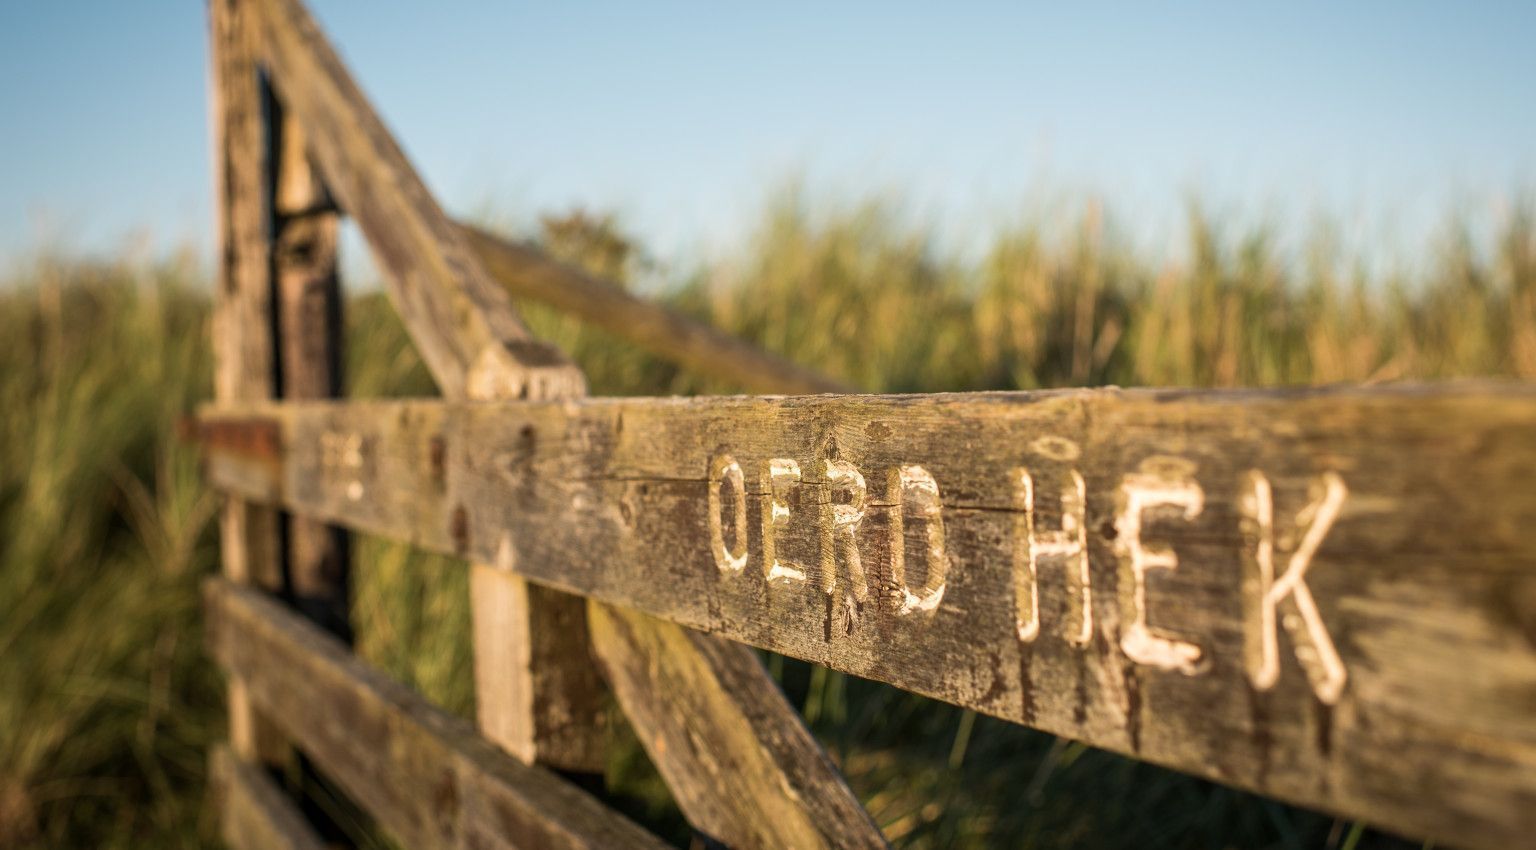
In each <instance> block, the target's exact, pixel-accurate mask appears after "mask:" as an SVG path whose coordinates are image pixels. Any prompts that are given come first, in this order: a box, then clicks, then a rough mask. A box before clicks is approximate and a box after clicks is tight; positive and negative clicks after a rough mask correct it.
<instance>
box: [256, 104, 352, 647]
mask: <svg viewBox="0 0 1536 850" xmlns="http://www.w3.org/2000/svg"><path fill="white" fill-rule="evenodd" d="M270 114H271V118H270V120H271V122H272V124H273V131H274V132H273V142H272V146H273V150H274V158H275V165H274V168H273V181H274V186H273V187H272V198H273V218H274V222H273V224H274V237H273V241H274V251H273V258H272V268H273V277H274V279H275V281H276V296H277V304H276V308H277V349H278V384H279V388H278V392H279V394H280V395H281V396H282V397H283V398H294V399H299V398H306V399H308V398H333V397H336V396H338V395H340V394H341V389H342V375H341V353H342V339H341V329H342V321H341V301H342V297H341V280H340V277H339V275H338V272H337V260H338V248H339V244H338V233H339V225H340V221H339V216H338V215H337V213H336V210H335V208H334V206H333V205H332V204H331V200H330V194H329V193H328V192H326V190H325V185H324V184H323V183H321V181H320V178H319V175H318V174H316V173H315V171H314V169H313V168H312V167H311V166H310V163H309V155H308V153H307V152H306V150H305V144H304V132H303V128H302V126H301V125H300V124H299V122H298V121H297V120H296V119H295V118H294V116H293V115H292V114H291V113H290V112H288V111H287V110H285V109H283V108H282V105H281V104H277V103H273V104H272V106H271V110H270ZM285 521H286V523H287V530H286V535H285V536H286V539H287V541H288V551H287V575H288V593H289V595H290V596H291V597H292V599H293V604H294V605H295V606H296V607H297V608H298V609H299V610H300V611H302V612H303V613H304V614H305V616H307V617H309V618H310V619H312V620H314V621H315V622H316V623H319V624H320V625H321V626H322V627H323V628H325V629H326V630H327V631H329V632H331V633H332V634H335V635H337V636H339V637H341V638H342V639H343V640H348V641H350V639H351V634H352V625H351V607H350V601H351V592H350V581H349V576H348V571H349V568H350V565H351V564H350V562H351V555H350V553H349V551H348V540H347V535H346V532H344V531H343V530H341V529H339V528H336V527H334V526H330V525H326V524H325V523H322V522H316V521H314V520H310V519H306V518H304V517H285Z"/></svg>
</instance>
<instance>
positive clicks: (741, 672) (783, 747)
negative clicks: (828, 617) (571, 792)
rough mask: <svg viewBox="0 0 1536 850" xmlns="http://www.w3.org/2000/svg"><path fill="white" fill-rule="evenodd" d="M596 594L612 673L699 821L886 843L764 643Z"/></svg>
mask: <svg viewBox="0 0 1536 850" xmlns="http://www.w3.org/2000/svg"><path fill="white" fill-rule="evenodd" d="M590 605H591V607H590V608H589V611H588V617H589V619H590V620H591V623H592V645H593V647H594V649H595V650H596V651H597V654H598V658H599V659H600V660H601V662H602V665H603V669H604V671H605V672H606V674H607V676H608V681H609V682H610V683H611V684H612V685H613V689H614V693H615V695H616V696H617V697H618V699H619V702H620V704H621V705H623V706H624V712H625V714H626V715H627V716H628V717H629V719H630V722H631V723H633V724H634V726H635V729H636V731H637V733H638V734H639V737H640V742H641V743H642V744H643V745H644V746H645V749H646V752H647V753H649V754H650V756H651V761H652V762H654V763H655V764H656V767H657V768H658V769H659V770H660V771H661V775H662V777H663V778H664V779H665V780H666V782H667V787H668V788H670V789H672V793H673V796H674V797H676V798H677V802H678V805H679V806H680V807H681V808H682V810H683V814H684V815H686V816H687V818H688V821H689V822H690V823H692V824H693V825H694V827H695V828H696V829H698V830H700V831H701V832H703V833H704V834H706V835H708V836H710V837H711V838H713V839H714V840H716V841H719V842H721V843H723V844H724V845H725V846H727V847H743V848H745V847H799V848H813V847H885V846H886V844H885V839H884V838H883V837H882V836H881V835H880V830H879V829H878V828H877V827H876V826H875V825H874V823H873V822H872V821H871V820H870V819H869V815H868V813H866V812H865V811H864V808H863V806H861V805H860V804H859V801H858V798H856V797H854V795H853V792H852V791H850V790H849V789H848V786H847V783H845V782H844V781H843V778H842V775H841V774H840V773H839V772H838V770H837V767H836V766H835V765H833V764H832V762H831V760H830V759H829V758H828V757H827V754H826V753H825V752H824V751H823V750H822V749H821V745H820V744H818V743H817V742H816V740H815V739H814V738H812V737H811V733H810V732H809V731H807V730H806V728H805V725H804V724H803V723H802V722H801V720H800V716H799V715H798V714H797V713H796V712H795V710H794V708H792V707H791V706H790V705H789V703H788V702H787V701H786V700H785V699H784V697H783V695H782V694H781V693H780V692H779V689H778V685H776V684H775V683H774V681H773V679H772V678H771V677H770V676H769V675H768V673H767V671H765V670H764V669H763V665H762V662H760V661H759V660H758V658H757V655H756V653H754V652H753V651H752V650H751V649H748V648H747V647H745V646H742V645H741V644H739V643H733V642H731V641H727V640H721V639H720V638H718V637H714V636H712V635H706V634H703V633H701V632H696V631H692V630H689V629H685V628H683V627H681V626H677V625H674V624H672V623H666V622H663V621H660V620H657V619H655V618H654V617H648V616H646V615H644V614H640V613H637V612H634V611H629V610H626V609H623V608H615V607H613V606H610V605H604V604H602V603H599V602H593V603H591V604H590Z"/></svg>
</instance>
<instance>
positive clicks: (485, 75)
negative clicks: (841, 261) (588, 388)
mask: <svg viewBox="0 0 1536 850" xmlns="http://www.w3.org/2000/svg"><path fill="white" fill-rule="evenodd" d="M314 9H315V11H316V13H317V15H318V17H319V18H320V20H321V22H322V24H323V25H324V26H325V27H326V29H327V31H328V32H329V33H330V35H331V37H332V38H333V40H334V41H335V42H336V43H337V44H338V45H339V47H340V50H341V53H342V55H343V57H344V58H345V59H346V60H347V61H348V63H349V64H350V65H351V67H352V68H353V71H354V73H355V74H356V75H357V77H358V78H359V80H360V82H361V83H362V85H363V87H364V89H365V90H366V91H367V92H368V93H369V94H370V95H371V96H372V97H373V99H374V101H375V104H376V105H377V106H378V107H379V109H380V110H381V112H382V113H383V115H384V118H385V120H386V122H387V123H388V124H389V125H390V126H391V127H392V128H393V129H394V130H395V131H396V133H397V135H398V136H399V137H400V139H401V141H402V143H403V144H404V146H405V148H406V150H407V152H408V153H409V154H410V155H411V157H412V159H413V160H414V161H415V162H416V164H417V165H418V167H419V168H420V169H421V170H422V172H423V173H424V174H425V176H426V178H427V181H428V183H429V184H430V185H431V186H432V187H433V188H434V189H435V190H436V192H437V193H438V196H439V198H440V199H441V200H442V202H443V203H444V205H445V206H447V207H448V208H449V209H450V210H453V211H456V212H460V213H468V214H474V213H485V212H487V211H495V212H498V213H501V214H506V215H510V216H512V217H513V218H515V219H516V218H521V219H523V220H526V219H527V218H529V217H530V216H532V215H534V214H536V213H538V212H543V211H555V210H563V209H567V208H570V207H572V206H577V205H581V206H586V207H591V208H598V209H608V210H614V211H616V212H618V213H619V214H620V216H621V218H622V220H623V222H624V223H625V225H626V227H627V228H628V229H629V230H631V231H632V232H634V233H637V234H639V235H640V236H641V237H642V238H643V239H644V240H645V241H647V242H648V243H649V244H651V245H652V246H653V248H654V249H655V251H656V252H657V253H658V254H659V255H660V256H662V257H663V258H664V259H665V258H668V257H690V256H698V255H700V254H705V253H709V252H711V251H715V250H726V249H728V248H729V246H730V245H732V244H734V243H735V241H736V240H739V239H742V238H745V237H746V236H747V235H748V231H749V230H750V227H751V225H752V224H753V223H754V222H755V221H756V220H757V218H758V216H759V213H760V211H761V209H762V207H763V205H764V203H765V201H766V199H767V198H768V197H769V196H770V195H771V194H772V193H773V191H774V190H775V189H777V188H780V187H782V186H783V185H784V184H785V183H786V181H788V180H791V179H799V180H800V181H801V182H802V183H803V184H804V185H805V186H806V187H807V191H808V195H809V196H810V197H811V198H813V199H816V200H828V201H835V200H837V199H841V198H848V197H858V196H862V195H867V194H869V193H882V194H886V195H892V196H897V197H900V198H902V199H903V200H904V201H905V202H906V203H907V204H908V207H909V208H910V209H911V211H912V214H913V215H914V217H916V218H918V219H919V220H921V221H924V222H927V223H930V224H931V225H932V226H933V227H934V228H935V230H936V232H938V233H940V234H941V235H942V236H943V237H944V238H945V239H947V240H951V241H953V242H954V244H957V245H961V246H962V247H963V246H964V243H966V241H967V240H974V239H976V238H982V237H984V234H985V232H986V231H987V230H988V229H989V228H992V227H995V226H998V225H999V224H1003V223H1006V222H1008V221H1011V220H1017V219H1018V218H1019V217H1021V216H1024V215H1027V214H1029V213H1035V214H1039V213H1042V212H1051V211H1053V210H1055V209H1057V208H1059V207H1064V208H1066V209H1071V208H1072V203H1073V202H1080V201H1082V200H1083V199H1084V198H1087V197H1096V198H1099V199H1102V200H1103V201H1104V203H1105V204H1106V206H1107V207H1108V209H1109V210H1110V211H1111V213H1112V214H1113V215H1114V216H1115V220H1116V221H1117V222H1118V223H1119V224H1120V225H1121V226H1122V227H1123V228H1124V229H1125V230H1126V231H1127V232H1130V233H1132V234H1139V235H1140V238H1142V239H1143V240H1144V241H1147V242H1148V243H1149V244H1152V245H1153V246H1154V247H1155V246H1156V245H1157V244H1158V241H1159V240H1161V239H1165V238H1166V237H1168V236H1169V235H1170V234H1174V233H1177V231H1178V227H1179V224H1180V222H1181V217H1182V210H1183V205H1184V204H1185V202H1186V201H1187V200H1188V199H1189V198H1190V197H1191V196H1195V195H1198V196H1199V197H1201V198H1202V199H1204V202H1205V203H1206V204H1207V206H1209V207H1211V208H1213V209H1215V210H1217V211H1218V212H1219V213H1220V214H1221V215H1223V217H1234V218H1237V219H1247V220H1259V219H1263V220H1274V221H1279V222H1281V223H1282V224H1285V223H1294V222H1298V221H1301V222H1305V221H1308V220H1310V219H1311V218H1312V217H1314V216H1316V215H1318V214H1323V215H1326V216H1330V217H1332V218H1333V219H1334V220H1336V221H1338V222H1340V223H1341V224H1342V225H1343V227H1344V229H1345V231H1346V232H1347V233H1352V234H1354V235H1355V236H1356V237H1358V238H1359V239H1360V241H1362V242H1363V243H1368V244H1371V245H1377V246H1380V245H1393V246H1406V247H1407V248H1408V249H1409V250H1411V249H1413V247H1414V246H1416V245H1418V244H1420V241H1421V239H1422V237H1423V236H1424V235H1426V234H1427V233H1430V232H1432V231H1433V230H1434V229H1435V228H1436V227H1438V226H1439V225H1440V224H1441V223H1442V222H1443V221H1444V220H1445V219H1446V217H1447V215H1449V214H1450V213H1453V212H1459V213H1462V214H1464V215H1467V216H1470V217H1472V218H1473V219H1477V218H1478V217H1488V216H1493V217H1496V216H1497V215H1498V214H1499V211H1500V210H1503V209H1507V207H1508V205H1509V203H1510V202H1511V201H1512V200H1513V199H1514V198H1515V197H1516V196H1517V195H1518V194H1519V193H1520V192H1522V191H1530V190H1531V189H1532V188H1533V187H1536V90H1533V85H1536V50H1533V49H1532V48H1531V44H1532V43H1533V42H1536V3H1524V4H1513V3H1511V4H1494V3H1485V4H1449V3H1446V4H1437V5H1427V4H1417V3H1390V4H1388V3H1350V4H1313V3H1296V2H1291V3H1285V4H1274V5H1271V6H1259V5H1257V4H1231V3H1221V4H1218V3H1181V4H1135V5H1133V4H1052V5H1050V6H1044V7H1036V6H1030V5H1026V4H1022V3H997V4H991V3H960V2H949V3H943V4H938V3H935V4H930V5H916V4H905V3H894V2H887V3H840V4H830V3H797V2H779V3H772V4H751V5H749V4H729V5H728V4H719V3H702V2H700V3H692V2H649V3H624V4H620V3H613V4H606V3H604V4H588V3H574V2H572V3H561V4H531V3H492V2H467V1H466V2H453V3H441V4H427V3H415V4H405V3H398V2H390V3H382V2H380V3H365V2H361V0H314ZM204 27H205V22H204V12H203V8H202V4H201V3H195V2H179V3H169V2H144V3H122V2H118V3H108V2H67V0H59V2H40V0H39V1H38V2H21V0H9V2H6V3H4V4H3V5H0V262H7V261H11V260H14V259H15V258H17V257H20V256H23V255H25V254H26V253H27V252H28V251H30V250H32V249H33V248H34V247H35V246H36V245H38V244H39V243H40V242H48V243H51V244H53V245H56V246H63V247H67V248H76V249H81V250H103V251H110V250H116V249H119V248H121V247H123V246H124V245H128V244H147V245H148V246H150V248H151V249H152V250H166V249H168V248H170V247H173V246H176V245H180V244H185V243H192V244H194V245H197V246H200V247H202V248H203V249H204V250H205V249H206V246H207V244H208V242H209V235H208V234H209V221H210V216H209V204H210V197H211V191H210V189H209V165H208V153H207V143H208V129H207V118H206V71H205V61H206V48H205V44H204Z"/></svg>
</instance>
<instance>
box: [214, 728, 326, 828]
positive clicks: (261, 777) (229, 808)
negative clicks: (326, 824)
mask: <svg viewBox="0 0 1536 850" xmlns="http://www.w3.org/2000/svg"><path fill="white" fill-rule="evenodd" d="M210 767H211V771H210V772H211V774H212V780H213V784H214V786H215V787H216V788H217V789H218V796H219V805H220V813H219V835H220V837H222V838H223V839H224V843H226V844H228V845H229V846H230V847H231V848H233V850H324V848H325V842H324V841H322V840H321V838H320V836H319V835H318V834H317V833H316V832H315V830H314V828H313V827H311V826H310V824H309V821H307V820H305V818H304V813H303V812H301V811H299V809H298V806H296V805H295V804H294V802H293V800H291V799H289V797H288V796H287V795H286V794H284V793H283V791H282V789H280V788H278V787H277V784H276V783H275V782H273V780H272V778H271V777H270V776H268V775H267V773H266V771H264V770H263V769H261V768H260V767H258V766H256V765H254V764H252V763H250V762H248V761H246V760H244V759H242V758H240V757H238V756H236V755H234V754H233V753H231V752H230V751H229V750H228V749H225V748H223V747H220V748H218V749H215V750H214V751H213V758H212V764H211V765H210Z"/></svg>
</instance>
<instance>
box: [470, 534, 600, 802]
mask: <svg viewBox="0 0 1536 850" xmlns="http://www.w3.org/2000/svg"><path fill="white" fill-rule="evenodd" d="M469 592H470V615H471V619H472V622H471V627H472V630H473V638H474V656H475V708H476V711H475V717H476V719H477V721H478V722H479V725H480V730H481V731H482V732H483V733H485V736H486V737H487V738H489V739H491V740H492V741H494V742H496V743H497V744H498V745H500V746H501V747H502V748H503V749H505V750H506V751H507V752H509V753H512V754H513V755H515V756H517V757H518V758H520V759H522V760H523V761H525V762H528V763H529V764H541V765H544V766H546V767H552V768H556V769H558V770H564V771H571V772H575V773H586V774H595V775H598V776H600V775H601V774H602V773H603V771H604V769H605V768H606V767H607V765H608V744H609V741H610V739H611V734H612V730H611V729H610V728H609V714H608V705H609V703H608V688H607V686H606V685H605V684H604V682H603V679H602V676H601V674H600V673H599V671H598V669H597V665H596V663H595V662H594V661H593V659H592V651H591V646H590V642H589V640H588V637H587V612H586V607H585V605H586V603H585V602H584V601H583V600H582V599H581V598H580V597H578V596H572V595H571V594H568V593H564V592H562V591H559V590H554V589H551V588H548V587H543V586H541V585H537V584H532V583H530V582H529V581H527V580H526V579H524V578H523V577H522V576H519V575H515V574H513V573H509V572H505V571H502V570H498V569H496V568H495V567H493V566H490V565H488V564H478V563H477V564H471V565H470V573H469Z"/></svg>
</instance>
